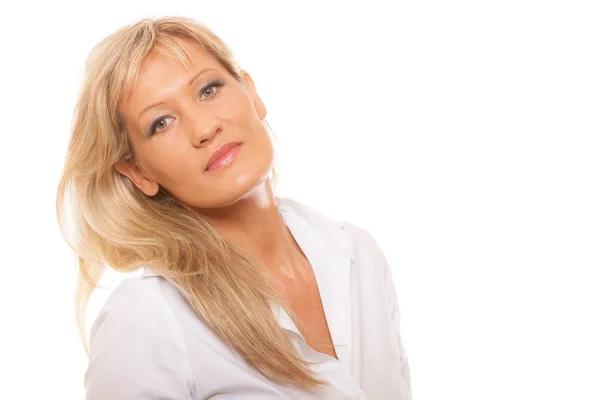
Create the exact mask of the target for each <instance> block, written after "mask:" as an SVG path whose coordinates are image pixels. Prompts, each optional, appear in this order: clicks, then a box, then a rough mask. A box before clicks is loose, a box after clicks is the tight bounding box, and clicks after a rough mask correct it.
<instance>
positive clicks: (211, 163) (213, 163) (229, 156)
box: [205, 142, 242, 172]
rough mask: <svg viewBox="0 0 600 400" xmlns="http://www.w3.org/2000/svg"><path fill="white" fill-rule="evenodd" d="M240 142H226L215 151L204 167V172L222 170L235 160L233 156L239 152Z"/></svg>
mask: <svg viewBox="0 0 600 400" xmlns="http://www.w3.org/2000/svg"><path fill="white" fill-rule="evenodd" d="M241 145H242V143H241V142H228V143H225V144H223V145H221V146H220V147H219V148H218V149H217V150H215V151H214V152H213V153H212V155H211V156H210V158H209V159H208V163H207V165H206V170H205V171H206V172H208V171H212V170H215V169H219V168H224V167H226V166H228V165H229V164H231V163H232V162H233V160H235V156H236V155H237V153H238V152H239V150H240V146H241Z"/></svg>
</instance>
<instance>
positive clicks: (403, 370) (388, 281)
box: [380, 252, 412, 400]
mask: <svg viewBox="0 0 600 400" xmlns="http://www.w3.org/2000/svg"><path fill="white" fill-rule="evenodd" d="M380 254H381V256H382V257H383V260H384V265H385V289H386V293H387V297H388V303H389V306H390V310H391V313H392V321H393V323H394V328H395V330H396V341H397V342H398V348H399V349H400V375H401V384H402V385H404V386H403V387H402V388H401V389H402V390H403V391H404V393H403V397H402V398H403V399H405V400H410V399H412V389H411V383H410V367H409V365H408V358H407V356H406V350H405V349H404V343H403V342H402V337H401V336H400V307H399V305H398V296H397V294H396V288H395V285H394V281H393V279H392V274H391V272H390V267H389V265H388V263H387V259H386V258H385V256H384V255H383V253H381V252H380Z"/></svg>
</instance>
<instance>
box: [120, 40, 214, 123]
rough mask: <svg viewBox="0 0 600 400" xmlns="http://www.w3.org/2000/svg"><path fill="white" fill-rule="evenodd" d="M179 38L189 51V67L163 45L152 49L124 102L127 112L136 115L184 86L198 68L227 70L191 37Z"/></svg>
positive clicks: (125, 111)
mask: <svg viewBox="0 0 600 400" xmlns="http://www.w3.org/2000/svg"><path fill="white" fill-rule="evenodd" d="M177 42H178V43H179V44H180V45H181V46H182V47H183V48H184V49H185V51H186V52H187V54H188V55H189V62H190V65H189V68H187V66H186V65H185V64H184V63H182V62H181V61H180V60H179V59H178V58H177V57H176V56H175V55H173V54H171V53H170V52H167V51H165V50H164V49H162V48H160V47H159V48H155V49H154V50H152V51H151V52H150V54H149V55H148V56H147V57H146V58H145V59H144V61H143V62H142V64H141V65H140V70H139V73H138V76H137V79H136V82H135V84H134V85H133V87H132V88H131V90H130V91H129V93H128V96H127V99H126V100H125V101H124V103H123V104H122V106H123V107H122V111H123V113H124V114H125V116H127V117H133V118H134V119H135V118H137V116H138V113H139V111H140V110H141V109H143V108H144V107H145V106H147V105H149V104H151V103H153V102H156V101H160V100H163V98H164V97H168V96H169V95H171V94H174V93H175V92H176V91H178V90H180V89H184V88H185V87H186V86H187V83H188V81H189V79H190V77H191V76H192V75H193V74H194V72H197V71H199V70H201V69H203V68H207V67H208V68H214V69H216V70H223V68H222V67H221V65H220V64H219V63H218V62H217V60H215V59H214V58H213V57H212V56H211V55H210V54H209V53H208V52H207V51H206V50H204V49H203V48H202V47H201V46H200V45H199V44H198V43H196V42H194V41H193V40H191V39H177Z"/></svg>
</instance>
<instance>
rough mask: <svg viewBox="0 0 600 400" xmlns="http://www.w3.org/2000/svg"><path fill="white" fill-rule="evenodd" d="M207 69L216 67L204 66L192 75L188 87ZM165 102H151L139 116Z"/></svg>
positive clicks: (210, 69) (212, 69)
mask: <svg viewBox="0 0 600 400" xmlns="http://www.w3.org/2000/svg"><path fill="white" fill-rule="evenodd" d="M207 71H216V69H214V68H203V69H201V70H200V72H198V73H197V74H196V75H194V76H193V77H191V78H190V80H189V81H188V83H187V86H188V87H189V86H191V85H192V83H194V81H195V80H196V79H197V78H198V77H199V76H200V75H202V74H203V73H205V72H207ZM164 103H165V102H164V101H159V102H157V103H153V104H150V105H149V106H148V107H146V108H144V109H143V110H142V111H140V113H139V114H138V118H139V117H140V116H141V115H142V114H143V113H145V112H146V111H148V110H149V109H151V108H154V107H156V106H160V105H161V104H164Z"/></svg>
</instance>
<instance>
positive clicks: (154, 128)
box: [149, 79, 225, 136]
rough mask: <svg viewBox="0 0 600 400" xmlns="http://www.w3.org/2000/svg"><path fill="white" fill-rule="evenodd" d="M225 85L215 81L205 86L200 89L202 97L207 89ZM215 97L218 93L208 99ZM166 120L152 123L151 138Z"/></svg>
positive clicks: (160, 119) (162, 118) (162, 119)
mask: <svg viewBox="0 0 600 400" xmlns="http://www.w3.org/2000/svg"><path fill="white" fill-rule="evenodd" d="M224 84H225V82H223V81H222V80H219V79H215V80H213V81H210V82H208V83H207V84H206V85H205V86H203V87H202V89H200V95H202V93H204V91H205V90H207V89H211V88H213V87H221V86H223V85H224ZM215 96H216V92H215V94H213V95H211V96H210V97H208V98H209V99H210V98H213V97H215ZM166 118H168V117H160V118H158V119H157V120H155V121H154V122H153V123H152V125H151V126H150V133H149V136H152V135H154V134H155V133H156V128H157V126H158V124H159V123H160V121H164V120H165V119H166Z"/></svg>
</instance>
